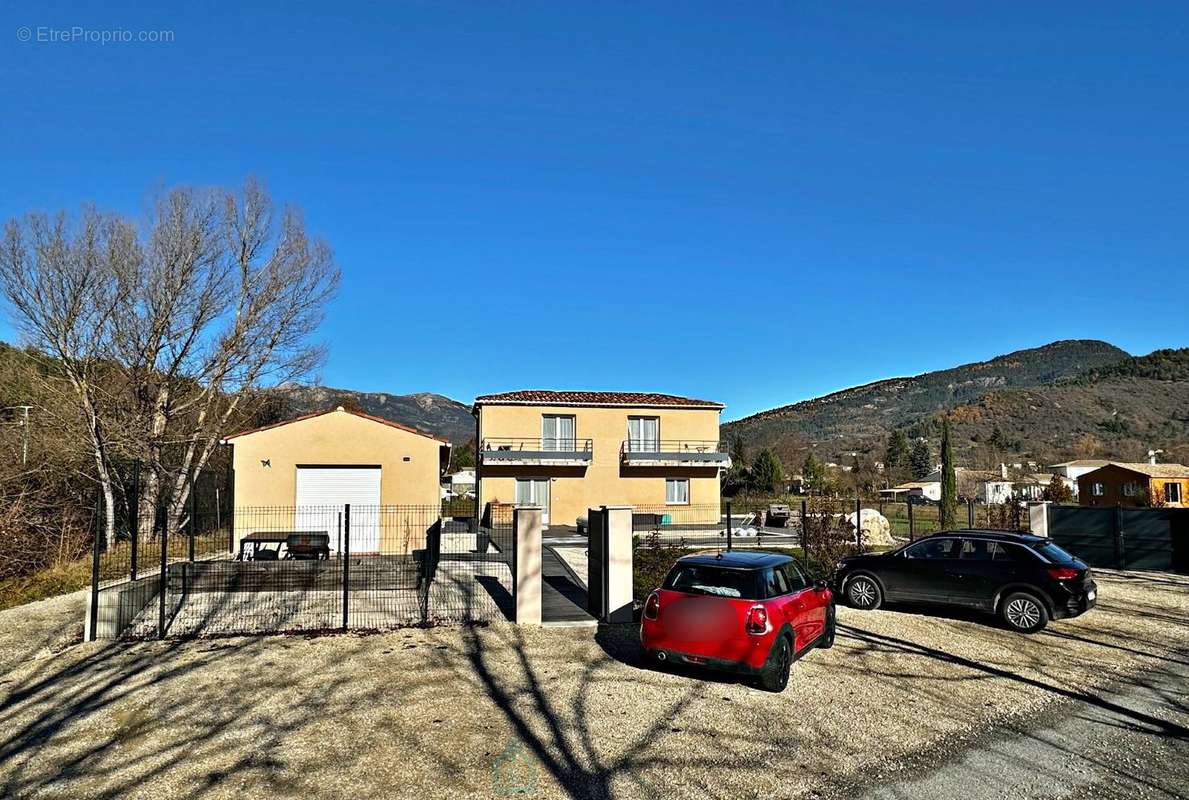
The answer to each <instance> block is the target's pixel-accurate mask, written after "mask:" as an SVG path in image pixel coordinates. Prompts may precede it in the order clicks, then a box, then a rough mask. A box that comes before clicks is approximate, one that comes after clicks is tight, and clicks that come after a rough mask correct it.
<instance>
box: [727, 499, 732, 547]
mask: <svg viewBox="0 0 1189 800" xmlns="http://www.w3.org/2000/svg"><path fill="white" fill-rule="evenodd" d="M732 527H733V526H732V525H731V501H730V500H728V501H727V552H728V553H729V552H731V528H732Z"/></svg>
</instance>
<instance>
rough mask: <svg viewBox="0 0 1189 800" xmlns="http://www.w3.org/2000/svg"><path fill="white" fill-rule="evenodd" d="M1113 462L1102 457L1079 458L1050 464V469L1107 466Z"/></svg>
mask: <svg viewBox="0 0 1189 800" xmlns="http://www.w3.org/2000/svg"><path fill="white" fill-rule="evenodd" d="M1109 463H1111V462H1109V461H1107V460H1106V459H1102V458H1077V459H1074V460H1073V461H1062V462H1061V463H1060V464H1050V465H1049V469H1054V468H1055V467H1105V466H1106V465H1107V464H1109Z"/></svg>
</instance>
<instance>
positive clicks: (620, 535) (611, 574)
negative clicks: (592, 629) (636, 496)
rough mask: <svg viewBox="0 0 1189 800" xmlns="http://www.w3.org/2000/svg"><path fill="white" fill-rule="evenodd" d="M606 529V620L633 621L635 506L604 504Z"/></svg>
mask: <svg viewBox="0 0 1189 800" xmlns="http://www.w3.org/2000/svg"><path fill="white" fill-rule="evenodd" d="M603 520H604V525H606V528H607V540H606V541H607V552H606V555H605V558H606V570H607V573H606V577H605V578H604V580H606V583H607V607H606V608H605V609H604V614H605V617H604V618H605V619H606V621H607V622H631V621H632V603H633V597H632V586H633V574H632V507H631V506H603Z"/></svg>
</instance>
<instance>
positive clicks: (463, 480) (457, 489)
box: [442, 469, 475, 497]
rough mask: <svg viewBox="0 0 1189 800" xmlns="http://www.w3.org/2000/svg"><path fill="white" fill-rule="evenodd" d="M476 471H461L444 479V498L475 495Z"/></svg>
mask: <svg viewBox="0 0 1189 800" xmlns="http://www.w3.org/2000/svg"><path fill="white" fill-rule="evenodd" d="M474 493H475V471H474V470H473V469H461V470H459V471H458V472H455V473H452V474H450V475H447V476H446V477H445V478H443V479H442V497H462V496H467V495H474Z"/></svg>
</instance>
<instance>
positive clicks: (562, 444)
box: [541, 414, 578, 451]
mask: <svg viewBox="0 0 1189 800" xmlns="http://www.w3.org/2000/svg"><path fill="white" fill-rule="evenodd" d="M541 449H542V450H549V451H557V450H563V451H574V450H577V449H578V448H577V446H576V442H575V441H574V418H573V417H572V416H568V415H563V414H542V415H541Z"/></svg>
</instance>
